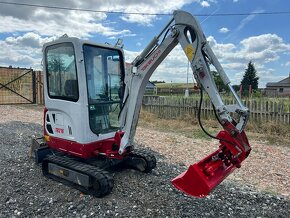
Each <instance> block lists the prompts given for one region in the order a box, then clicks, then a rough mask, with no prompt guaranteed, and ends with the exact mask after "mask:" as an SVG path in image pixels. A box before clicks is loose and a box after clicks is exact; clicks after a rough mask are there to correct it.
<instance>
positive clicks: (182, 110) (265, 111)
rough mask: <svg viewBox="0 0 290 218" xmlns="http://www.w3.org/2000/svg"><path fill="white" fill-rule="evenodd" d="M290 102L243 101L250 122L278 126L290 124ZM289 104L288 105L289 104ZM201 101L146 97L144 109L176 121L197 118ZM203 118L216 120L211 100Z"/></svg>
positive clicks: (207, 102)
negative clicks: (272, 123)
mask: <svg viewBox="0 0 290 218" xmlns="http://www.w3.org/2000/svg"><path fill="white" fill-rule="evenodd" d="M224 102H225V103H226V104H234V101H233V100H227V99H225V100H224ZM289 102H290V101H287V102H285V101H279V102H274V101H271V100H266V99H261V100H251V99H247V100H243V103H244V104H245V106H247V107H248V108H249V109H250V122H257V123H263V122H274V123H276V124H287V125H289V124H290V103H289ZM287 103H288V104H287ZM198 106H199V99H194V98H182V97H180V98H177V97H175V98H172V97H161V96H144V98H143V104H142V109H143V110H145V111H148V112H150V113H153V114H156V115H157V116H158V117H160V118H165V119H175V118H185V117H187V116H193V117H195V118H196V117H197V113H198ZM201 116H202V117H203V118H205V119H210V118H214V116H215V115H214V111H213V107H212V104H211V101H210V100H209V99H204V101H203V102H202V107H201Z"/></svg>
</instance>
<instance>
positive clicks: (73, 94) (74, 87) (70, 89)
mask: <svg viewBox="0 0 290 218" xmlns="http://www.w3.org/2000/svg"><path fill="white" fill-rule="evenodd" d="M64 92H65V95H66V96H67V97H70V98H73V99H78V97H79V94H78V81H77V80H66V81H65V84H64Z"/></svg>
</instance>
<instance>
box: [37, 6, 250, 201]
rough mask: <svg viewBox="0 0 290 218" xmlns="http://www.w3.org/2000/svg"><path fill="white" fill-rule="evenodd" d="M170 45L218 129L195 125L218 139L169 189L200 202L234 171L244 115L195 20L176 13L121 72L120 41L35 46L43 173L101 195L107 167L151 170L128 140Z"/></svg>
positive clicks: (242, 151) (243, 153) (148, 158)
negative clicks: (224, 93) (224, 89)
mask: <svg viewBox="0 0 290 218" xmlns="http://www.w3.org/2000/svg"><path fill="white" fill-rule="evenodd" d="M178 44H180V46H181V47H182V49H183V51H184V53H185V55H186V57H187V59H188V61H189V62H190V67H191V69H192V72H193V75H194V77H195V79H196V81H197V83H198V84H199V87H200V93H201V101H202V94H203V92H204V91H205V92H206V93H207V94H208V96H209V98H210V99H211V102H212V105H213V108H214V111H215V115H216V117H217V120H218V121H219V123H220V124H221V126H222V127H223V130H221V131H220V132H219V133H218V134H217V135H216V136H212V135H210V134H209V133H207V132H206V130H205V129H204V128H203V127H202V124H201V122H200V125H201V128H202V129H203V130H204V131H205V132H206V133H207V134H208V135H209V136H210V137H212V138H215V139H217V140H218V141H219V143H220V144H219V147H218V149H217V151H215V152H214V153H212V154H210V155H208V156H207V157H205V158H204V159H202V160H201V161H199V162H197V163H195V164H193V165H191V166H189V168H188V170H187V171H186V172H184V173H182V174H181V175H179V176H177V177H176V178H174V179H173V180H172V184H173V185H174V186H175V187H176V188H177V189H179V190H181V191H183V192H185V193H187V194H189V195H191V196H196V197H203V196H206V195H208V194H209V193H210V191H211V190H212V189H214V188H215V187H216V186H217V185H218V184H219V183H221V182H222V181H223V180H224V179H225V178H226V177H227V176H228V175H229V174H230V173H231V172H232V171H233V170H235V169H236V168H239V167H240V166H241V163H242V162H243V161H244V160H245V159H246V158H247V156H248V155H249V153H250V151H251V147H250V145H249V142H248V140H247V137H246V135H245V132H244V128H245V125H246V123H247V120H248V114H249V111H248V109H247V108H246V107H245V106H244V105H243V104H242V102H241V100H240V99H239V97H238V96H237V94H236V93H235V91H234V89H233V88H232V86H231V85H230V80H229V78H228V77H227V75H226V73H225V72H224V70H223V68H222V66H221V64H220V63H219V61H218V60H217V58H216V56H215V55H214V53H213V51H212V49H211V48H210V46H209V44H208V42H207V40H206V38H205V36H204V34H203V32H202V29H201V27H200V25H199V23H198V22H197V20H196V19H195V18H194V17H193V16H192V15H191V14H190V13H187V12H184V11H180V10H177V11H174V13H173V17H172V19H171V20H170V21H169V23H168V24H167V25H166V26H165V27H164V28H163V29H162V31H161V32H160V33H159V34H158V35H157V36H156V37H154V38H153V39H152V41H151V42H150V43H149V44H148V46H147V47H146V48H145V49H144V50H143V51H142V53H141V54H140V55H139V56H137V57H136V58H135V60H134V61H133V62H132V63H131V67H130V70H129V71H127V72H125V61H124V55H123V50H122V46H121V43H116V45H109V44H97V43H93V42H90V41H85V40H80V39H77V38H71V37H67V36H64V37H61V38H60V39H58V40H55V41H52V42H49V43H46V44H45V45H44V46H43V54H44V57H43V65H44V94H45V109H44V118H43V122H44V137H43V138H44V141H43V142H41V141H39V140H38V139H34V140H33V144H36V145H37V146H34V147H36V149H35V150H34V152H35V158H36V162H37V163H41V164H42V171H43V174H44V175H45V176H46V177H49V178H51V179H54V180H56V181H59V182H62V183H65V184H68V185H70V186H72V187H75V188H77V189H79V190H81V191H82V192H83V193H86V194H91V195H93V196H96V197H102V196H104V195H107V194H109V193H110V192H111V191H112V188H113V178H112V176H111V175H110V173H108V169H110V168H114V167H115V166H117V165H119V164H122V165H124V166H128V167H131V168H134V169H136V170H139V171H141V172H146V173H147V172H150V171H151V170H152V169H154V168H155V167H156V158H155V157H154V155H153V154H152V153H150V152H149V151H146V150H144V149H142V150H138V149H136V148H134V135H135V132H136V126H137V122H138V118H139V112H140V108H141V104H142V97H143V95H144V92H145V87H146V84H147V83H148V81H149V78H150V76H151V75H152V73H153V72H154V70H155V69H156V68H157V67H158V65H159V64H160V63H161V62H162V61H163V60H164V59H165V57H166V56H167V55H168V54H169V53H170V52H171V51H172V49H173V48H174V47H175V46H176V45H178ZM210 67H214V68H215V69H216V71H217V72H218V74H219V75H220V77H221V79H222V80H223V82H224V83H225V84H226V85H227V86H228V88H229V90H230V92H231V93H232V95H233V97H234V99H235V102H236V103H235V104H231V105H226V104H224V103H223V101H222V98H221V96H220V95H219V92H218V90H217V87H216V84H215V82H214V79H213V75H212V73H211V71H210ZM201 101H200V104H201ZM200 107H201V105H200ZM200 107H199V115H200ZM199 121H200V116H199Z"/></svg>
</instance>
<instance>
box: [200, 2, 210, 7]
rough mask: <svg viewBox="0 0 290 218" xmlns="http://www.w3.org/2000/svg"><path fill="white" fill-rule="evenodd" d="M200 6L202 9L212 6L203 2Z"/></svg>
mask: <svg viewBox="0 0 290 218" xmlns="http://www.w3.org/2000/svg"><path fill="white" fill-rule="evenodd" d="M200 5H201V6H202V7H204V8H207V7H209V6H210V4H209V3H208V2H207V1H202V2H201V3H200Z"/></svg>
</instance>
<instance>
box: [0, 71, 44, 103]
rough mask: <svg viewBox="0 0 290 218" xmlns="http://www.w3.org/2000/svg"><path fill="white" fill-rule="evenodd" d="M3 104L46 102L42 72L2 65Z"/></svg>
mask: <svg viewBox="0 0 290 218" xmlns="http://www.w3.org/2000/svg"><path fill="white" fill-rule="evenodd" d="M1 104H44V97H43V75H42V72H41V71H34V70H32V69H26V68H10V67H9V68H6V67H0V105H1Z"/></svg>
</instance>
